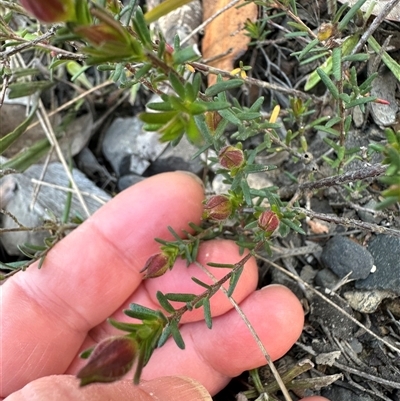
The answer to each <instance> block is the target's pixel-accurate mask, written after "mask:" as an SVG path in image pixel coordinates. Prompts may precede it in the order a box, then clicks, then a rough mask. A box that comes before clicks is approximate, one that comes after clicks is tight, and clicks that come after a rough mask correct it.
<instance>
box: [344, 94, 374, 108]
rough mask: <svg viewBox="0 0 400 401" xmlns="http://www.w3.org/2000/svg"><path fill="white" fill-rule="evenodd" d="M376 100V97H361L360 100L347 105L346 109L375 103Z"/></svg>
mask: <svg viewBox="0 0 400 401" xmlns="http://www.w3.org/2000/svg"><path fill="white" fill-rule="evenodd" d="M374 100H376V96H365V97H359V98H358V99H355V100H353V101H351V102H349V103H346V104H345V108H346V109H350V108H352V107H355V106H359V105H361V104H365V103H370V102H373V101H374Z"/></svg>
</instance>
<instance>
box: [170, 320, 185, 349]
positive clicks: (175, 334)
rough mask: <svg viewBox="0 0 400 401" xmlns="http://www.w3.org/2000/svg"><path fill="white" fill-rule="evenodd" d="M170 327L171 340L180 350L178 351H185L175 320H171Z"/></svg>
mask: <svg viewBox="0 0 400 401" xmlns="http://www.w3.org/2000/svg"><path fill="white" fill-rule="evenodd" d="M170 327H171V334H172V338H173V339H174V341H175V342H176V345H177V346H178V347H179V348H180V349H185V342H184V341H183V338H182V335H181V333H180V331H179V327H178V324H177V323H176V321H175V320H172V321H171V323H170Z"/></svg>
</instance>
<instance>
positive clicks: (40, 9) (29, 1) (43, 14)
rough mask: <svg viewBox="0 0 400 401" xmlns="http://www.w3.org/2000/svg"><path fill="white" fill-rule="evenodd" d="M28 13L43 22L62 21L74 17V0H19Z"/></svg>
mask: <svg viewBox="0 0 400 401" xmlns="http://www.w3.org/2000/svg"><path fill="white" fill-rule="evenodd" d="M20 2H21V5H22V6H23V7H24V8H25V10H27V11H28V12H29V13H30V14H32V15H33V16H34V17H36V18H37V19H38V20H40V21H43V22H49V23H50V22H63V21H70V20H73V19H74V15H75V0H20Z"/></svg>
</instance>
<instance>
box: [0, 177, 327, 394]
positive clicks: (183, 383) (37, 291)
mask: <svg viewBox="0 0 400 401" xmlns="http://www.w3.org/2000/svg"><path fill="white" fill-rule="evenodd" d="M203 196H204V194H203V189H202V187H201V186H200V185H199V183H198V182H196V181H195V180H194V179H193V178H192V177H190V176H189V175H188V174H183V173H166V174H162V175H159V176H155V177H152V178H150V179H147V180H145V181H143V182H141V183H139V184H136V185H135V186H133V187H131V188H129V189H128V190H126V191H124V192H123V193H121V194H119V195H118V196H117V197H116V198H114V199H113V200H112V201H111V202H109V203H108V204H107V205H105V206H104V207H103V208H101V209H100V210H99V211H98V212H97V213H96V214H95V215H94V216H92V217H91V218H89V219H88V220H87V221H86V222H85V223H83V224H82V225H81V226H80V227H78V228H77V229H76V230H75V231H74V232H72V233H71V234H70V235H68V236H67V237H66V238H65V239H64V240H63V241H61V242H60V243H59V244H57V245H56V246H55V247H54V249H52V251H51V252H50V253H49V254H48V255H47V257H46V260H45V262H44V264H43V266H42V268H41V270H38V269H37V266H36V265H32V266H31V267H29V269H28V270H27V271H25V272H19V273H17V274H16V275H15V276H13V277H11V278H10V279H9V280H8V281H7V282H6V283H5V284H4V285H3V286H2V287H1V289H2V305H3V306H2V308H3V311H2V314H1V328H2V358H1V363H0V377H1V378H2V381H1V388H0V396H1V397H6V396H9V397H8V398H7V401H22V400H28V399H29V400H30V401H34V400H40V401H46V400H54V399H55V398H57V400H58V401H63V400H65V401H67V400H68V401H69V400H78V399H79V400H85V401H91V400H93V401H94V400H96V401H101V400H103V399H104V400H106V399H107V400H114V399H115V400H121V399H125V400H130V399H132V400H143V401H145V400H154V399H163V401H168V400H174V401H177V400H178V399H179V400H186V401H189V400H190V401H193V400H196V401H197V400H199V401H200V400H210V399H211V398H210V397H209V395H208V393H207V392H205V390H204V388H203V387H202V386H200V385H199V384H198V383H197V384H196V383H195V382H194V380H192V379H195V380H197V381H199V382H200V383H201V384H202V385H203V386H204V387H205V388H206V389H207V391H208V392H209V393H211V394H215V393H216V392H218V391H219V390H220V389H221V388H223V387H224V386H225V385H226V384H227V383H228V381H229V380H230V378H232V377H234V376H237V375H239V374H240V373H241V372H243V371H244V370H248V369H252V368H255V367H258V366H260V365H263V364H265V359H264V357H263V356H262V354H261V352H260V350H259V349H258V347H257V345H256V344H255V342H254V340H253V339H252V337H251V334H250V332H249V330H248V329H247V327H246V326H245V324H244V322H243V321H242V320H241V318H240V317H239V315H238V314H237V313H236V312H235V310H233V309H232V305H231V304H230V302H229V300H228V299H227V298H226V297H225V295H224V294H223V293H222V292H221V291H219V292H218V293H217V294H216V295H215V296H214V297H212V298H211V311H212V315H213V316H214V319H213V328H212V330H209V329H208V328H207V327H206V325H205V323H204V321H203V315H202V311H201V310H194V311H192V312H189V313H187V314H185V315H184V316H183V318H182V320H181V323H182V327H181V333H182V335H183V338H184V340H185V344H186V349H185V350H184V351H182V350H180V349H178V348H177V346H176V344H175V343H174V342H173V341H168V342H167V343H166V344H165V345H164V346H163V347H162V348H160V349H157V350H156V351H155V353H154V354H153V356H152V358H151V359H150V361H149V363H148V365H147V366H146V367H145V369H144V371H143V375H142V378H143V379H144V380H151V381H148V382H145V383H144V384H141V385H140V386H133V384H132V382H131V380H122V381H119V382H116V383H113V384H106V385H104V384H93V385H90V386H88V387H85V388H79V387H78V380H77V379H76V378H75V377H73V376H71V375H74V374H76V373H77V371H78V370H79V369H80V368H81V367H82V366H83V365H84V364H85V363H86V362H85V361H84V360H81V359H80V358H79V353H80V352H82V351H83V350H85V349H87V348H89V347H91V346H93V345H95V344H96V343H98V342H99V341H101V340H102V339H104V338H105V337H108V336H110V335H113V334H120V332H119V331H118V330H116V329H115V328H113V327H112V326H110V325H109V324H108V323H107V322H106V319H107V318H108V317H110V316H111V317H112V318H114V319H115V320H118V321H126V322H129V320H130V318H128V317H127V316H126V315H124V314H123V313H122V309H127V308H128V305H129V304H130V303H132V302H134V303H139V304H141V305H144V306H147V307H149V308H152V309H157V308H160V307H159V305H158V302H157V299H156V296H155V294H156V291H157V290H160V291H162V292H164V293H165V292H192V293H200V292H202V289H201V288H200V287H199V286H198V285H196V284H195V283H194V282H193V281H192V280H191V277H192V276H196V277H198V278H199V279H201V280H203V281H206V282H210V279H209V278H208V277H207V276H206V274H205V273H204V272H202V271H200V270H199V269H198V267H197V266H195V265H191V266H189V267H188V268H187V267H186V266H185V262H184V261H177V262H176V264H175V267H174V269H173V270H172V271H171V272H168V273H167V274H165V275H164V276H161V277H159V278H157V279H149V280H145V281H143V280H142V276H143V275H142V274H141V273H140V270H141V269H142V267H143V266H144V264H145V262H146V260H147V259H148V257H149V256H150V255H152V254H153V253H156V252H157V251H158V250H159V245H158V244H157V243H156V242H155V241H154V238H155V237H159V238H163V239H166V240H169V239H172V238H171V234H170V232H169V231H168V229H167V226H171V227H172V228H174V230H175V231H176V232H178V233H180V232H181V230H183V229H186V230H189V228H188V225H187V224H188V223H189V222H191V221H192V222H194V223H199V221H200V218H201V214H202V204H201V201H202V199H203ZM241 258H242V257H241V256H240V255H239V253H238V250H237V247H236V245H235V244H234V243H232V242H230V241H221V240H214V241H208V242H205V243H203V244H202V246H201V248H200V250H199V254H198V259H199V261H200V262H201V263H202V264H203V265H206V264H207V263H208V262H217V263H231V264H233V263H236V262H238V261H239V260H240V259H241ZM209 270H210V271H211V272H212V274H213V275H214V276H216V277H217V278H221V277H222V276H223V275H225V274H226V271H224V269H217V268H209ZM256 284H257V266H256V263H255V261H254V260H253V259H251V260H249V261H248V262H247V263H246V266H245V269H244V272H243V274H242V276H241V279H240V280H239V284H238V286H237V288H236V289H235V292H234V294H233V296H234V298H235V300H236V301H237V302H238V303H240V306H241V308H242V309H243V311H244V313H245V314H246V315H247V317H248V319H249V320H250V322H251V323H252V325H253V326H254V328H255V330H256V332H257V333H258V335H259V337H260V338H261V340H262V342H263V344H265V346H266V348H267V350H268V352H269V353H270V355H271V357H272V358H273V359H276V358H279V357H281V356H282V355H284V354H285V353H286V352H287V351H288V349H289V348H290V347H291V346H292V345H293V343H294V342H295V341H296V340H297V338H298V337H299V335H300V333H301V330H302V325H303V311H302V308H301V305H300V303H299V301H298V300H297V298H296V297H295V296H294V295H293V294H292V293H291V292H290V291H289V290H288V289H286V288H284V287H281V286H270V287H266V288H264V289H262V290H259V291H255V288H256ZM53 375H58V376H53ZM166 375H168V376H171V375H172V376H173V377H163V376H166ZM175 375H185V376H188V377H190V378H192V379H189V378H188V377H185V378H184V377H176V376H175ZM127 378H129V375H128V376H127ZM28 383H29V384H28ZM24 386H26V387H25V388H23V387H24ZM22 388H23V389H22ZM167 393H168V394H167ZM10 394H11V395H10ZM150 394H151V395H150ZM141 397H142V398H141ZM156 397H159V398H156ZM308 400H311V399H308ZM322 400H325V399H323V398H322V397H316V398H313V401H322Z"/></svg>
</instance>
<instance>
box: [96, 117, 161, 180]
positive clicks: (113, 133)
mask: <svg viewBox="0 0 400 401" xmlns="http://www.w3.org/2000/svg"><path fill="white" fill-rule="evenodd" d="M166 146H167V144H165V143H161V142H160V141H159V134H158V133H157V132H147V131H144V130H143V123H142V122H141V121H140V120H139V119H138V118H137V117H130V118H116V119H115V120H114V121H113V123H112V124H111V125H110V127H109V128H108V129H107V131H106V134H105V137H104V141H103V145H102V150H103V154H104V156H105V157H106V159H107V160H108V161H109V162H110V164H111V166H112V168H113V169H114V171H115V173H116V174H117V175H119V176H121V175H125V174H130V173H133V174H138V175H142V174H143V173H144V171H145V170H146V169H147V168H148V167H149V166H150V163H151V162H152V161H154V160H156V159H157V157H158V156H159V155H160V154H161V153H162V152H163V150H164V149H165V148H166Z"/></svg>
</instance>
